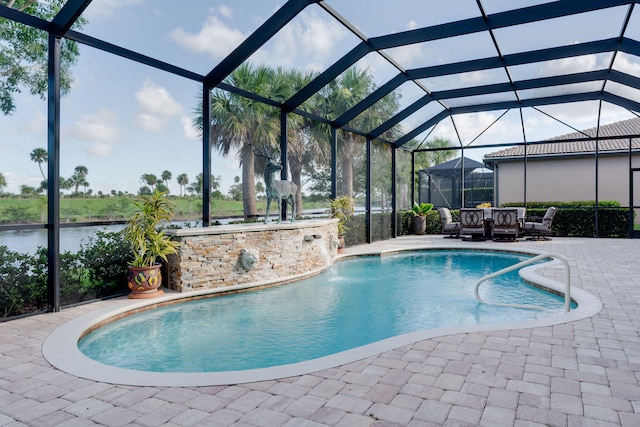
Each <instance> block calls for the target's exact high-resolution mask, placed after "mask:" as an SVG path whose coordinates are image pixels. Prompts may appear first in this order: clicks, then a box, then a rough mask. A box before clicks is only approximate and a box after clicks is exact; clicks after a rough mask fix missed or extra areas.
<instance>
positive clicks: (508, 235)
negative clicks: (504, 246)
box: [491, 209, 520, 240]
mask: <svg viewBox="0 0 640 427" xmlns="http://www.w3.org/2000/svg"><path fill="white" fill-rule="evenodd" d="M491 218H492V221H491V237H493V239H494V240H498V239H510V240H516V238H517V237H518V231H519V230H520V223H519V221H518V210H517V209H493V210H492V211H491Z"/></svg>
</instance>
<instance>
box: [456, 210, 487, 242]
mask: <svg viewBox="0 0 640 427" xmlns="http://www.w3.org/2000/svg"><path fill="white" fill-rule="evenodd" d="M460 234H461V235H465V236H471V238H472V239H477V238H482V237H484V210H482V209H460Z"/></svg>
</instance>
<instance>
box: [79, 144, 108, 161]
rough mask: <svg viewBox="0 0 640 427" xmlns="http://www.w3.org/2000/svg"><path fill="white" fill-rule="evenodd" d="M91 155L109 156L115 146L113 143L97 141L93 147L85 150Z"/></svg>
mask: <svg viewBox="0 0 640 427" xmlns="http://www.w3.org/2000/svg"><path fill="white" fill-rule="evenodd" d="M85 151H86V152H87V154H88V155H89V157H93V158H95V157H100V158H105V157H109V156H110V155H111V153H112V152H113V146H112V145H111V144H105V143H103V142H96V143H95V144H93V145H92V146H91V147H89V148H87V149H86V150H85Z"/></svg>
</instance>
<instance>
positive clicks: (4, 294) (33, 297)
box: [0, 232, 131, 317]
mask: <svg viewBox="0 0 640 427" xmlns="http://www.w3.org/2000/svg"><path fill="white" fill-rule="evenodd" d="M129 259H131V251H130V249H129V245H128V244H127V243H126V242H124V240H123V239H122V235H121V234H120V233H117V232H98V233H96V236H95V237H92V238H91V239H90V240H89V243H88V244H86V245H83V246H82V248H81V250H80V251H79V252H77V253H71V252H64V253H62V254H60V282H61V285H60V287H61V289H60V302H61V304H62V305H69V304H74V303H78V302H82V301H88V300H92V299H96V298H104V297H109V296H114V295H121V294H124V293H126V292H127V291H128V288H127V279H126V274H127V264H128V260H129ZM47 277H48V266H47V249H46V248H43V247H39V248H38V250H37V251H36V253H35V254H33V255H30V254H23V253H18V252H14V251H10V250H9V249H7V247H6V246H0V317H10V316H17V315H21V314H28V313H33V312H37V311H40V310H45V309H46V308H47Z"/></svg>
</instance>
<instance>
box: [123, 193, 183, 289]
mask: <svg viewBox="0 0 640 427" xmlns="http://www.w3.org/2000/svg"><path fill="white" fill-rule="evenodd" d="M133 204H134V205H135V207H136V210H135V212H134V213H133V214H132V215H131V218H129V220H128V222H127V225H126V227H125V228H124V230H122V233H123V236H124V238H125V240H126V241H127V242H129V245H130V246H131V251H132V252H133V260H132V261H131V263H130V265H129V271H128V273H127V283H128V286H129V289H130V290H131V293H130V294H129V298H151V297H155V296H158V295H162V294H163V293H164V292H163V291H162V290H161V289H158V288H159V287H160V285H161V284H162V275H161V273H160V267H161V266H162V264H160V262H159V261H160V260H164V261H167V256H168V255H171V254H175V253H177V252H178V245H179V243H178V242H175V241H173V240H171V237H170V236H168V235H166V234H165V233H164V231H163V230H161V229H160V226H161V225H162V222H163V221H169V222H170V221H171V217H172V216H173V213H174V206H173V202H172V201H171V200H169V199H168V198H167V193H166V192H164V191H158V190H156V191H154V192H153V193H152V194H150V195H146V196H140V197H138V198H137V199H136V200H134V202H133Z"/></svg>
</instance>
